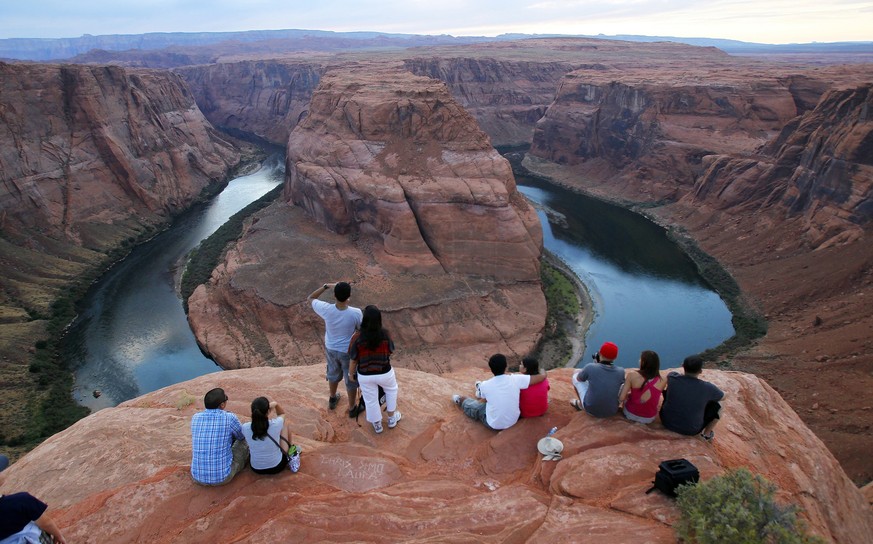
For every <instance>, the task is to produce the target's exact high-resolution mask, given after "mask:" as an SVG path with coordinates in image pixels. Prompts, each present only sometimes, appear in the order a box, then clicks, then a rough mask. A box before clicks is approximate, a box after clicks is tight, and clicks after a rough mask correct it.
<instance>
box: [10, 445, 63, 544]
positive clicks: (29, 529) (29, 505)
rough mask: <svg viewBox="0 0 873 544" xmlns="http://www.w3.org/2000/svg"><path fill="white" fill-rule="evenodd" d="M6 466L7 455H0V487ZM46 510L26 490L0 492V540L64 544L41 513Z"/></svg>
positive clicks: (59, 532)
mask: <svg viewBox="0 0 873 544" xmlns="http://www.w3.org/2000/svg"><path fill="white" fill-rule="evenodd" d="M8 466H9V458H8V457H6V456H5V455H0V486H2V485H3V482H4V480H5V479H6V477H5V475H4V474H2V472H3V471H4V470H5V469H6V467H8ZM47 509H48V506H47V505H46V504H45V503H44V502H42V501H41V500H39V499H37V498H36V497H34V496H33V495H31V494H30V493H23V492H22V493H13V494H12V495H0V543H6V542H10V543H13V542H14V543H16V544H17V543H19V542H31V541H39V542H53V543H54V544H67V541H66V540H64V536H63V535H62V534H61V530H60V529H58V526H57V525H56V524H55V522H54V521H53V520H52V518H50V517H49V516H48V514H46V513H45V511H46V510H47ZM43 533H45V535H44V536H43ZM41 536H43V539H41ZM48 538H51V540H48ZM26 539H29V540H26Z"/></svg>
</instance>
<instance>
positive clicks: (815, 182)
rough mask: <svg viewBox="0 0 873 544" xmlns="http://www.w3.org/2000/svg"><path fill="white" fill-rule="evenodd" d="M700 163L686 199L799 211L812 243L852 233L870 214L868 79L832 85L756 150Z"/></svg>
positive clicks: (872, 112)
mask: <svg viewBox="0 0 873 544" xmlns="http://www.w3.org/2000/svg"><path fill="white" fill-rule="evenodd" d="M703 167H704V172H703V174H702V175H701V176H700V178H699V179H698V180H697V183H696V185H695V188H694V191H693V194H692V195H691V197H692V200H693V201H706V202H707V203H709V204H710V205H712V206H713V207H715V208H717V209H745V210H749V211H751V212H758V211H763V210H767V209H769V208H777V209H778V213H780V214H785V215H786V216H802V217H803V220H804V226H805V230H806V233H807V236H808V237H809V242H810V244H811V245H812V246H813V247H827V246H828V245H833V244H840V243H844V242H847V241H851V240H854V239H858V238H860V237H862V236H863V232H864V227H865V226H868V225H869V224H870V220H871V219H873V86H871V85H864V86H859V87H855V88H851V89H840V90H832V91H830V92H828V93H827V94H826V95H825V96H824V97H823V98H822V99H821V101H820V102H819V103H818V105H817V106H816V107H815V109H813V110H811V111H808V112H806V113H804V114H803V115H801V116H799V117H797V118H796V119H793V120H792V121H791V122H790V123H788V124H786V125H785V127H784V128H783V129H782V131H781V132H780V134H779V135H778V136H777V137H776V138H773V139H772V140H771V141H769V142H768V143H767V144H766V145H765V146H764V147H763V148H762V149H761V150H760V153H759V154H757V155H756V156H753V157H743V158H737V157H733V156H730V155H710V156H707V157H705V159H704V164H703Z"/></svg>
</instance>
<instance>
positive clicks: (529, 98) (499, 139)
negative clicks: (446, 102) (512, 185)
mask: <svg viewBox="0 0 873 544" xmlns="http://www.w3.org/2000/svg"><path fill="white" fill-rule="evenodd" d="M404 65H405V67H406V69H407V70H409V71H410V72H412V73H414V74H416V75H420V76H428V77H432V78H434V79H438V80H440V81H443V82H444V83H445V84H446V85H447V86H448V88H449V90H450V91H451V93H452V96H453V97H454V98H455V100H457V101H458V103H459V104H460V105H461V106H463V107H464V109H466V110H467V111H469V112H470V113H471V114H473V116H474V117H475V118H476V120H477V121H478V122H479V126H481V127H482V130H484V131H485V132H486V133H487V134H488V136H490V137H491V141H492V142H493V143H494V145H498V146H499V145H519V144H528V143H530V141H531V138H532V136H533V128H534V125H535V124H536V122H537V121H539V119H540V118H541V117H542V116H543V114H544V113H545V111H546V108H547V107H548V105H549V104H550V103H551V102H552V100H554V97H555V89H556V88H557V85H558V82H559V81H560V80H561V77H563V76H564V74H566V73H567V72H569V71H571V70H572V69H573V68H575V67H576V66H577V64H575V63H570V62H557V61H549V60H548V59H541V60H529V61H520V60H511V59H499V58H493V57H492V58H488V57H484V58H476V57H457V58H446V57H430V58H428V57H417V58H412V59H407V60H406V61H404Z"/></svg>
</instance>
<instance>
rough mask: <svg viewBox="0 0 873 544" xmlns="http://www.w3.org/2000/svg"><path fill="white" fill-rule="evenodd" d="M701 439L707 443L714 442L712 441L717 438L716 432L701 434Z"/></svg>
mask: <svg viewBox="0 0 873 544" xmlns="http://www.w3.org/2000/svg"><path fill="white" fill-rule="evenodd" d="M700 438H702V439H704V440H706V441H707V442H712V439H713V438H715V431H709V432H708V433H700Z"/></svg>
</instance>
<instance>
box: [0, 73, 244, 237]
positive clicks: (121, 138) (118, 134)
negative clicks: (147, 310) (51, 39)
mask: <svg viewBox="0 0 873 544" xmlns="http://www.w3.org/2000/svg"><path fill="white" fill-rule="evenodd" d="M0 81H2V83H0V103H2V104H3V109H2V120H3V123H2V124H0V143H2V145H0V172H2V192H0V209H2V210H3V216H2V225H3V228H4V230H6V229H10V230H15V231H19V230H20V231H25V230H26V231H36V232H42V233H46V234H49V235H53V236H55V237H57V238H62V239H65V240H68V241H70V242H73V243H75V244H77V245H82V246H85V247H89V248H94V249H101V248H103V247H105V246H106V243H105V242H104V241H103V240H100V239H99V234H97V233H95V231H98V230H100V229H101V228H102V227H103V226H105V225H111V224H113V223H123V222H124V221H126V220H134V221H142V222H149V221H152V222H153V221H155V220H156V218H158V217H168V216H169V215H171V214H172V213H174V212H176V211H178V210H181V209H183V208H184V207H186V206H187V205H190V204H191V202H192V201H193V200H194V199H195V197H197V195H198V194H199V193H200V191H201V190H202V189H203V188H204V187H206V186H207V185H208V184H209V183H211V182H215V181H220V180H222V178H223V177H224V175H225V174H226V173H227V171H228V168H229V165H232V164H235V163H236V162H237V161H238V160H239V156H238V154H237V152H236V151H235V150H234V149H233V148H232V146H231V145H230V144H229V143H227V142H226V141H225V140H224V139H222V138H221V137H220V136H219V135H218V133H217V132H215V130H214V129H213V128H212V126H211V125H210V124H209V123H208V122H207V121H206V120H205V119H204V118H203V115H202V114H201V113H200V111H199V110H198V109H197V105H196V104H195V103H194V100H193V98H192V97H191V95H190V94H189V92H188V90H187V88H186V87H185V85H184V84H183V83H182V81H181V80H180V79H179V78H178V77H177V76H173V75H171V74H167V73H159V72H151V71H127V70H124V69H122V68H118V67H112V66H102V67H93V66H74V65H64V66H44V65H28V64H16V65H10V64H0Z"/></svg>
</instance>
